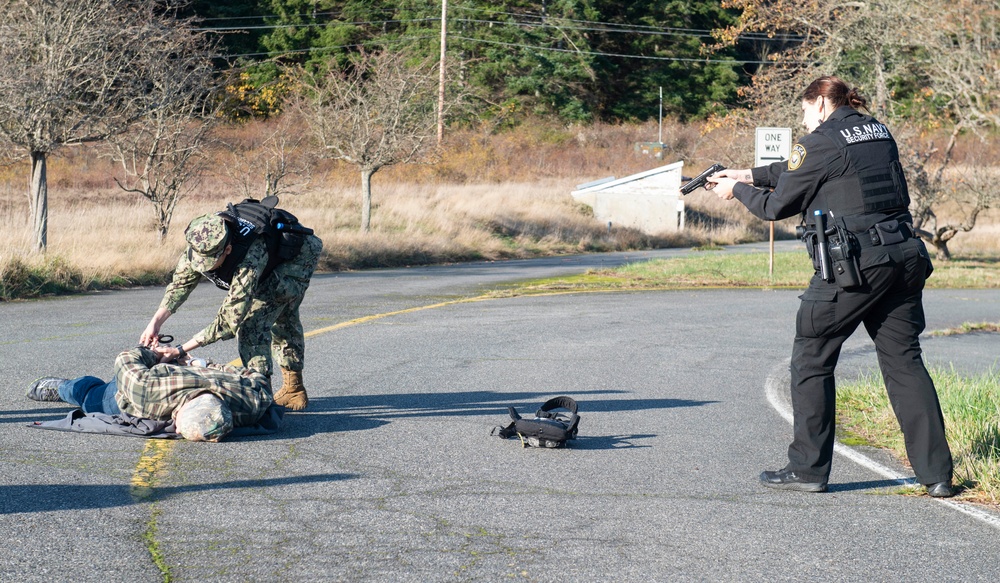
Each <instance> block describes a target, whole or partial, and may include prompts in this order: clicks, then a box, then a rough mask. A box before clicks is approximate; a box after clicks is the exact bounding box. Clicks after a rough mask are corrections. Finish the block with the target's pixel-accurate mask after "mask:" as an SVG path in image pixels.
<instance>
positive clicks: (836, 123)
mask: <svg viewBox="0 0 1000 583" xmlns="http://www.w3.org/2000/svg"><path fill="white" fill-rule="evenodd" d="M816 133H818V134H822V135H824V136H826V137H828V138H829V139H830V140H832V141H833V142H834V143H835V144H836V145H837V147H838V148H840V151H841V153H842V154H843V156H844V158H845V159H846V160H847V163H848V172H847V173H846V174H844V175H843V176H841V177H839V178H836V179H834V180H832V181H830V182H827V183H825V184H824V185H823V187H822V188H820V191H819V193H818V194H817V196H816V200H814V201H813V203H812V205H810V208H809V211H808V215H807V216H812V212H813V211H814V210H815V209H820V210H822V211H823V212H824V213H832V214H833V215H834V216H835V217H842V218H844V219H846V220H847V221H848V224H851V223H854V224H855V225H857V227H856V228H857V229H867V228H869V227H870V225H867V226H865V225H866V224H867V223H868V222H873V223H874V222H878V221H880V220H883V219H884V218H886V217H892V216H894V215H898V214H899V213H900V212H907V209H908V207H909V205H910V196H909V192H908V191H907V188H906V179H905V178H904V176H903V167H902V165H901V164H900V162H899V150H898V149H897V147H896V141H895V140H894V139H893V137H892V135H891V134H890V133H889V129H888V128H887V127H886V126H885V125H884V124H882V123H880V122H878V121H877V120H875V119H874V118H872V117H871V116H868V115H855V114H853V113H852V114H849V115H848V116H847V119H841V118H839V117H837V118H835V119H828V120H826V121H825V122H823V123H822V124H821V125H820V126H819V127H818V128H817V129H816ZM866 217H870V219H868V220H865V218H866ZM856 228H855V227H853V226H852V227H851V230H856Z"/></svg>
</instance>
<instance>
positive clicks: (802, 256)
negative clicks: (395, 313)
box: [498, 248, 1000, 295]
mask: <svg viewBox="0 0 1000 583" xmlns="http://www.w3.org/2000/svg"><path fill="white" fill-rule="evenodd" d="M695 250H696V251H706V252H699V253H697V254H695V255H694V256H690V257H681V258H676V259H656V260H652V261H642V262H637V263H631V264H628V265H625V266H622V267H618V268H615V269H602V270H591V271H589V272H587V273H585V274H582V275H576V276H569V277H556V278H550V279H540V280H534V281H529V282H523V283H522V284H520V285H518V286H517V287H516V288H515V289H509V290H504V291H503V292H498V293H500V294H503V295H529V294H538V293H552V292H572V291H581V292H582V291H602V290H649V289H663V290H669V289H691V288H718V287H725V288H761V289H781V288H790V289H802V288H805V287H806V286H807V285H808V283H809V279H810V278H811V277H812V275H813V268H812V263H811V262H810V261H809V257H808V256H807V255H806V253H805V251H801V252H798V251H795V252H783V253H775V255H774V268H773V273H772V272H771V269H770V266H769V264H770V256H769V254H768V253H715V252H711V250H708V249H703V248H699V249H695ZM927 287H928V288H995V287H1000V263H997V262H991V261H985V260H982V259H968V260H965V259H957V260H953V261H950V262H939V264H938V265H937V267H936V269H935V271H934V274H933V275H932V276H931V277H930V279H928V280H927Z"/></svg>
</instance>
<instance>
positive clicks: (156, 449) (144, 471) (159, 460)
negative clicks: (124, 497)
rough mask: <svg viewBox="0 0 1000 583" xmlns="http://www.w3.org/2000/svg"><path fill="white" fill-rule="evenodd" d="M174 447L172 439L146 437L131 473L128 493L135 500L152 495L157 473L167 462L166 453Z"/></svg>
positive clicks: (141, 499) (146, 498)
mask: <svg viewBox="0 0 1000 583" xmlns="http://www.w3.org/2000/svg"><path fill="white" fill-rule="evenodd" d="M173 449H174V440H172V439H147V440H146V447H145V449H143V450H142V455H140V456H139V463H138V464H136V467H135V472H133V473H132V483H131V486H130V487H129V493H130V494H131V495H132V498H133V499H135V500H137V501H144V500H148V499H149V498H151V497H152V493H153V487H154V486H155V485H156V484H157V475H158V474H159V473H160V471H161V470H162V469H163V467H164V466H165V465H166V463H167V455H168V454H170V452H171V451H173Z"/></svg>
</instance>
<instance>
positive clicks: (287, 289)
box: [160, 215, 323, 377]
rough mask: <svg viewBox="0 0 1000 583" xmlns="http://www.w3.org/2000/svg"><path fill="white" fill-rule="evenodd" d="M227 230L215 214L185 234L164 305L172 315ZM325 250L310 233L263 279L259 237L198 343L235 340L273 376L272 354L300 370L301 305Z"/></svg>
mask: <svg viewBox="0 0 1000 583" xmlns="http://www.w3.org/2000/svg"><path fill="white" fill-rule="evenodd" d="M226 228H227V227H226V226H225V223H224V222H223V221H221V220H214V218H213V216H212V215H206V216H205V217H198V218H196V219H195V220H193V221H192V222H191V225H190V226H189V227H188V230H187V232H186V237H187V241H188V245H189V247H188V249H186V250H185V252H184V253H183V254H182V255H181V257H180V260H179V261H178V262H177V267H176V269H175V270H174V276H173V280H172V281H171V282H170V284H169V285H168V286H167V289H166V292H165V293H164V295H163V300H162V301H161V302H160V307H161V308H166V309H167V310H169V311H170V313H171V314H172V313H175V312H176V311H177V309H178V308H179V307H180V306H181V304H183V303H184V301H185V300H187V298H188V296H190V295H191V291H192V290H194V288H195V286H196V285H198V281H199V280H200V279H201V276H202V275H203V274H205V272H207V271H208V270H209V269H210V268H211V267H212V265H213V264H214V263H215V258H216V257H218V256H219V255H221V253H222V252H223V250H224V248H225V246H226V240H227V231H226ZM322 250H323V242H322V241H321V240H320V239H319V238H318V237H316V236H313V235H308V236H306V237H305V241H304V243H303V244H302V250H301V251H300V252H299V254H298V255H297V256H296V257H293V258H292V259H289V260H288V261H286V262H284V263H281V264H279V265H278V266H277V267H276V268H275V269H274V271H272V272H271V273H270V274H269V275H268V276H267V277H266V278H263V279H262V278H261V276H262V274H263V273H264V270H265V267H266V266H267V263H268V252H267V245H266V243H265V240H264V238H263V237H258V238H257V239H256V240H255V241H254V242H253V243H251V244H250V248H249V249H248V251H247V254H246V256H245V257H244V258H243V260H242V261H241V262H240V263H239V265H238V266H237V267H236V270H235V272H234V274H233V277H232V280H231V282H230V283H229V292H228V294H227V295H226V299H225V301H223V303H222V307H220V308H219V312H218V314H217V315H216V317H215V320H214V321H212V323H211V324H209V325H208V326H207V327H205V329H203V330H202V331H201V332H198V333H197V334H195V336H194V337H193V340H195V341H196V342H198V344H199V345H201V346H205V345H207V344H211V343H213V342H215V341H217V340H228V339H230V338H233V337H234V336H235V337H237V339H238V343H239V352H240V358H241V359H242V360H243V365H244V366H246V367H248V368H252V369H254V370H257V371H259V372H260V373H262V374H264V375H266V376H268V377H270V376H271V374H272V371H273V364H272V361H271V358H272V354H273V355H274V357H275V358H277V360H278V364H279V365H280V366H281V367H282V368H285V369H288V370H291V371H299V372H301V371H302V366H303V361H304V358H305V336H304V333H303V330H302V322H301V320H300V318H299V305H300V304H301V303H302V298H303V297H304V296H305V292H306V289H307V288H308V287H309V280H310V278H311V277H312V274H313V271H314V270H315V269H316V264H317V263H318V262H319V255H320V252H321V251H322ZM206 277H210V276H209V275H206Z"/></svg>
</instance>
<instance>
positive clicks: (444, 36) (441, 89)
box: [438, 0, 448, 146]
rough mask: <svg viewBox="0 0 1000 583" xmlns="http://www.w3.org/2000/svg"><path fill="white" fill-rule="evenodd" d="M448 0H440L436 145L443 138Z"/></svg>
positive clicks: (439, 143)
mask: <svg viewBox="0 0 1000 583" xmlns="http://www.w3.org/2000/svg"><path fill="white" fill-rule="evenodd" d="M447 30H448V0H441V63H440V64H439V65H438V67H439V68H440V69H441V71H440V73H441V77H440V80H439V82H438V145H439V146H440V145H441V140H443V139H444V55H445V51H447V49H448V41H447V39H448V33H447Z"/></svg>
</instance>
